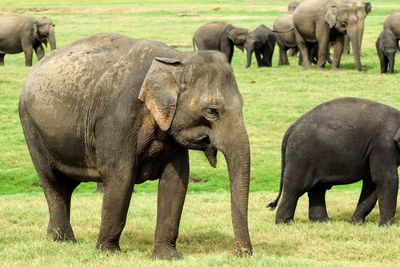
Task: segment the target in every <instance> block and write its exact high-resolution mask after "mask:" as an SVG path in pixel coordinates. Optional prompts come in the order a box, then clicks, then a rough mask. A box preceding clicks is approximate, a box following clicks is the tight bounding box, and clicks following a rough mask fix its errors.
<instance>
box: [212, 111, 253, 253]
mask: <svg viewBox="0 0 400 267" xmlns="http://www.w3.org/2000/svg"><path fill="white" fill-rule="evenodd" d="M226 115H228V114H226ZM213 130H215V132H216V133H217V135H216V136H214V138H213V139H214V140H212V143H213V145H215V146H216V147H217V149H218V150H220V151H221V152H222V153H223V154H224V156H225V160H226V163H227V166H228V172H229V177H230V189H231V213H232V223H233V231H234V234H235V239H236V244H237V246H238V248H239V253H240V254H241V255H251V254H252V246H251V241H250V235H249V227H248V216H247V213H248V200H249V184H250V145H249V138H248V136H247V132H246V129H245V126H244V122H243V116H242V114H241V112H240V113H239V114H238V115H237V116H233V118H230V119H224V122H222V123H220V125H217V126H216V129H213ZM232 131H233V132H232ZM228 132H229V133H228Z"/></svg>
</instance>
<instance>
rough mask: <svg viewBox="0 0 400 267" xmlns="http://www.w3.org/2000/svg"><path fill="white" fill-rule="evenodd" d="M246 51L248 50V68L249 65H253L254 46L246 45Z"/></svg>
mask: <svg viewBox="0 0 400 267" xmlns="http://www.w3.org/2000/svg"><path fill="white" fill-rule="evenodd" d="M246 52H247V63H246V68H248V67H250V65H251V58H252V56H253V52H254V49H253V48H251V47H248V48H247V47H246Z"/></svg>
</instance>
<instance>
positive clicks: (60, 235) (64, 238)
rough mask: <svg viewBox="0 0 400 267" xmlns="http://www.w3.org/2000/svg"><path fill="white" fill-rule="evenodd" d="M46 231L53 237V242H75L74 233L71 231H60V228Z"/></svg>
mask: <svg viewBox="0 0 400 267" xmlns="http://www.w3.org/2000/svg"><path fill="white" fill-rule="evenodd" d="M47 233H48V234H49V235H51V236H52V237H53V241H54V242H69V243H76V239H75V236H74V233H73V232H72V230H71V231H61V230H60V229H51V230H48V231H47Z"/></svg>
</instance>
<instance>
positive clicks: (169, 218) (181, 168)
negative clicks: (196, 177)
mask: <svg viewBox="0 0 400 267" xmlns="http://www.w3.org/2000/svg"><path fill="white" fill-rule="evenodd" d="M188 180H189V156H188V151H187V150H185V151H182V153H180V155H179V156H177V157H175V159H174V160H172V161H171V162H170V163H169V164H168V165H167V166H166V167H165V169H164V171H163V173H162V175H161V178H160V182H159V185H158V200H157V202H158V205H157V226H156V233H155V243H154V250H153V255H152V258H155V259H168V260H171V259H179V258H181V255H180V254H179V253H178V251H177V249H176V240H177V238H178V231H179V222H180V219H181V214H182V209H183V203H184V201H185V196H186V190H187V185H188Z"/></svg>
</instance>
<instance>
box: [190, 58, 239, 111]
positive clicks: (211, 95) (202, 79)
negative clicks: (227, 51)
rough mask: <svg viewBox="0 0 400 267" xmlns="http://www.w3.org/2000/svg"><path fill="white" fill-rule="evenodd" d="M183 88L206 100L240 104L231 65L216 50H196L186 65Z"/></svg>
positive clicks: (234, 104) (232, 104)
mask: <svg viewBox="0 0 400 267" xmlns="http://www.w3.org/2000/svg"><path fill="white" fill-rule="evenodd" d="M184 83H185V88H187V89H189V88H190V90H191V91H192V93H193V94H194V95H197V96H198V98H200V99H202V101H206V100H207V101H206V102H210V103H211V102H224V103H225V104H228V105H230V106H231V107H234V106H237V107H240V106H241V105H242V100H241V96H240V93H239V89H238V88H237V84H236V80H235V77H234V75H233V71H232V68H231V66H230V65H229V64H228V61H227V60H226V57H225V55H224V54H222V53H220V52H216V51H203V52H196V53H194V55H193V56H192V60H191V63H189V64H188V65H186V70H185V74H184Z"/></svg>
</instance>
